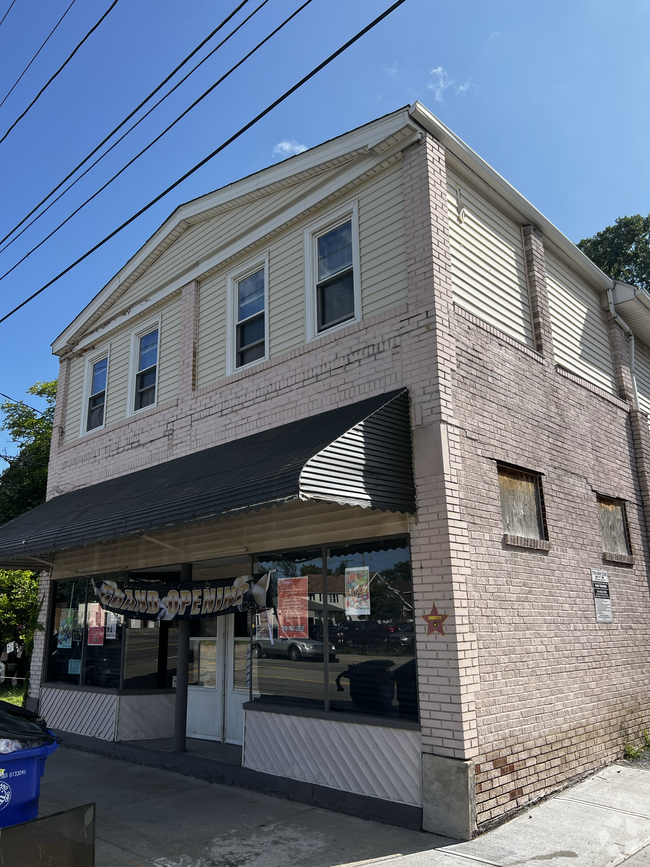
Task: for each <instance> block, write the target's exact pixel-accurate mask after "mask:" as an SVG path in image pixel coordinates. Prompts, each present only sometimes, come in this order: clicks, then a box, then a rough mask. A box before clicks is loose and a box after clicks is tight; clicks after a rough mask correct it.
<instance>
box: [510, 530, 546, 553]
mask: <svg viewBox="0 0 650 867" xmlns="http://www.w3.org/2000/svg"><path fill="white" fill-rule="evenodd" d="M503 541H504V542H505V543H506V545H512V546H513V547H515V548H532V549H533V550H535V551H550V550H551V543H550V542H548V541H547V540H546V539H529V538H528V537H527V536H514V535H513V534H512V533H504V534H503Z"/></svg>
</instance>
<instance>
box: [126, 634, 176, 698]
mask: <svg viewBox="0 0 650 867" xmlns="http://www.w3.org/2000/svg"><path fill="white" fill-rule="evenodd" d="M126 622H127V628H126V659H125V660H124V688H125V689H157V688H158V662H159V660H158V656H159V654H158V643H159V640H160V632H161V630H160V623H157V622H155V621H146V620H127V621H126ZM171 632H172V630H170V632H169V634H170V635H171Z"/></svg>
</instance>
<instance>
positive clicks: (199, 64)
mask: <svg viewBox="0 0 650 867" xmlns="http://www.w3.org/2000/svg"><path fill="white" fill-rule="evenodd" d="M244 2H246V3H247V2H248V0H244ZM268 2H269V0H262V2H261V3H260V4H259V6H257V7H256V8H255V9H254V10H253V11H252V12H251V13H250V15H248V16H247V17H246V18H244V19H243V21H241V22H240V23H239V24H238V25H237V27H235V28H234V30H231V32H230V33H229V34H228V36H226V37H225V38H224V39H222V40H221V42H220V43H219V44H218V45H216V46H215V47H214V48H213V49H212V50H211V51H210V52H208V54H206V55H205V57H204V58H202V60H199V62H198V63H197V64H196V66H194V67H193V68H192V69H191V70H190V71H189V72H188V73H187V74H186V75H184V76H183V78H181V79H180V81H178V82H177V83H176V84H175V85H174V86H173V87H172V88H171V89H170V90H168V91H167V93H166V94H165V95H164V96H161V98H160V99H159V100H158V102H156V103H154V105H152V106H151V108H150V109H148V111H146V112H145V113H144V114H143V115H142V116H141V117H139V118H138V120H136V122H135V123H134V124H133V125H132V126H130V127H129V128H128V129H127V130H126V132H124V133H123V134H122V135H121V136H120V137H119V138H118V139H116V140H115V141H114V142H113V144H111V146H110V147H108V148H107V149H106V150H105V151H104V153H102V154H100V155H99V156H98V157H97V159H96V160H95V161H94V162H92V163H91V164H90V165H89V166H88V168H87V169H85V170H84V171H83V172H82V173H81V174H80V175H78V176H77V177H76V178H75V179H74V180H73V181H72V182H71V183H70V184H68V186H67V187H66V188H65V189H64V190H62V191H61V192H60V193H59V195H58V196H56V197H55V198H54V199H52V201H51V202H50V203H49V204H48V205H47V207H46V208H43V210H42V211H41V212H40V213H39V214H37V215H36V216H35V217H34V219H33V220H30V221H29V223H27V225H26V226H24V227H23V228H22V229H21V230H20V232H17V234H15V235H14V237H13V238H12V239H11V240H10V241H8V243H6V244H5V245H4V247H0V253H4V251H5V250H7V249H8V248H9V247H10V246H11V245H12V244H13V243H14V241H17V240H18V238H20V236H21V235H23V234H24V233H25V232H26V231H27V229H29V228H31V227H32V226H33V225H34V223H36V222H37V221H38V220H40V218H41V217H42V216H43V215H44V214H46V213H47V212H48V211H49V210H50V208H51V207H52V206H53V205H55V204H56V203H57V202H58V201H59V199H61V198H62V197H63V196H64V195H65V194H66V193H67V192H68V191H69V190H71V189H72V188H73V187H74V186H75V184H77V183H78V182H79V181H80V180H81V179H82V178H83V177H85V176H86V175H87V174H88V172H89V171H91V170H92V169H93V168H94V167H95V166H96V165H97V164H98V163H100V162H101V161H102V160H103V159H104V157H105V156H107V155H108V154H109V153H110V152H111V151H112V150H113V148H115V147H117V145H118V144H119V143H120V142H121V141H123V140H124V139H125V138H126V137H127V135H129V134H130V133H131V132H133V130H134V129H135V128H136V126H138V124H140V123H142V121H143V120H145V119H146V118H147V117H149V115H150V114H151V113H152V112H153V111H155V109H156V108H158V106H159V105H160V104H161V103H163V102H164V101H165V100H166V99H167V97H168V96H171V95H172V93H174V91H175V90H177V89H178V88H179V87H180V86H181V84H183V83H184V82H185V81H187V79H188V78H189V77H190V76H191V75H193V74H194V73H195V72H196V70H197V69H198V68H199V67H200V66H201V65H202V64H204V63H205V62H206V60H209V59H210V57H212V55H213V54H215V52H217V51H218V50H219V49H220V48H221V46H222V45H224V44H225V43H226V42H228V40H229V39H231V38H232V37H233V36H234V35H235V33H237V31H238V30H241V28H242V27H243V26H244V24H246V23H247V22H248V21H250V19H251V18H252V17H253V16H254V15H256V14H257V13H258V12H259V11H260V9H261V8H262V7H263V6H266V4H267V3H268ZM243 5H244V4H243V3H242V4H241V6H243ZM241 6H239V7H238V9H240V8H241ZM236 11H238V10H236ZM233 14H234V13H233ZM230 17H232V16H230ZM141 105H142V104H141ZM130 116H131V117H132V116H133V113H132V114H131V115H130ZM113 132H115V130H114V131H113ZM112 134H113V133H111V135H112ZM109 138H110V136H109ZM105 142H106V139H104V143H105ZM99 147H101V145H99V146H98V148H99ZM98 148H96V149H95V151H93V153H96V151H97V150H98ZM91 156H92V154H91ZM87 159H88V157H86V160H87ZM136 159H137V157H136ZM84 162H85V160H84ZM81 165H83V163H80V164H79V166H77V168H76V169H74V171H72V172H71V173H70V174H69V175H68V178H70V177H71V175H73V174H74V172H75V171H77V169H78V168H80V166H81ZM125 168H127V166H125ZM115 177H117V175H115V176H114V177H113V178H112V179H111V180H114V178H115ZM61 183H62V184H63V183H65V180H63V181H62V182H61ZM109 183H110V181H109ZM60 186H61V184H59V187H60ZM57 189H58V187H57ZM102 189H104V188H103V187H102ZM98 192H101V190H98ZM49 195H52V194H51V193H50V194H49ZM91 198H92V197H91ZM46 199H47V197H46ZM46 199H44V200H43V202H45V201H46ZM90 200H91V199H87V200H86V202H84V205H86V204H88V202H89V201H90ZM43 202H41V204H43ZM84 205H81V207H83V206H84ZM36 207H37V208H38V207H40V205H37V206H36ZM35 210H36V209H35ZM77 210H79V209H77ZM31 213H34V211H32V212H31ZM74 213H77V211H75V212H74ZM70 216H71V217H72V216H74V214H71V215H70ZM28 218H29V214H28V215H27V217H25V219H28ZM68 219H69V218H68ZM22 222H24V221H22ZM64 222H67V220H66V221H64ZM63 225H64V223H61V224H60V225H59V226H57V229H55V231H57V230H58V229H59V228H61V226H63ZM18 226H20V223H19V224H18ZM18 226H16V227H15V229H16V228H18ZM15 229H12V231H15ZM9 235H11V232H10V233H9ZM9 235H6V236H5V238H8V237H9ZM49 237H51V235H48V238H49ZM45 240H47V238H45V239H44V241H45ZM3 241H4V239H2V240H0V244H1V243H3ZM44 241H42V242H41V244H42V243H44ZM41 244H38V245H37V246H36V247H33V248H32V249H31V250H30V251H29V253H28V254H27V256H29V255H31V254H32V253H33V252H34V250H36V249H38V247H40V246H41ZM24 258H26V257H24ZM24 258H23V259H21V260H20V261H21V262H22V261H23V260H24ZM19 264H20V262H17V263H16V265H15V266H14V267H16V266H17V265H19ZM11 270H13V268H12V269H11ZM7 273H9V272H7ZM3 276H5V275H3ZM3 276H0V280H2V279H3Z"/></svg>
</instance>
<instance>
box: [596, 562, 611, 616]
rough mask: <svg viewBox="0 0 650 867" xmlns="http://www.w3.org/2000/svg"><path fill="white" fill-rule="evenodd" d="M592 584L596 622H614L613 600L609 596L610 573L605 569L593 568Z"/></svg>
mask: <svg viewBox="0 0 650 867" xmlns="http://www.w3.org/2000/svg"><path fill="white" fill-rule="evenodd" d="M591 585H592V587H593V588H594V605H595V606H596V623H612V622H613V620H614V618H613V617H612V600H611V599H610V596H609V575H608V574H607V572H606V571H605V570H604V569H592V570H591Z"/></svg>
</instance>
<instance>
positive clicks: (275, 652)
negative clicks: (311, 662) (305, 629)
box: [253, 629, 336, 662]
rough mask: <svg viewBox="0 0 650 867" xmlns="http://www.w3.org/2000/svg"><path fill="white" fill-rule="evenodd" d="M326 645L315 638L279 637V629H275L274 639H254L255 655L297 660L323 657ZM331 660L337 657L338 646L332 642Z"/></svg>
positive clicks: (256, 657)
mask: <svg viewBox="0 0 650 867" xmlns="http://www.w3.org/2000/svg"><path fill="white" fill-rule="evenodd" d="M324 648H325V645H324V644H323V643H322V641H315V640H314V639H313V638H278V637H277V629H274V630H273V641H271V639H270V638H255V640H254V641H253V656H254V657H255V659H259V658H260V657H262V656H278V657H283V658H285V659H286V658H289V659H292V660H294V662H295V661H297V660H299V659H321V660H322V659H323V655H324V652H325V650H324ZM329 658H330V661H332V662H334V660H335V658H336V648H335V647H334V645H333V644H330V652H329Z"/></svg>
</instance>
